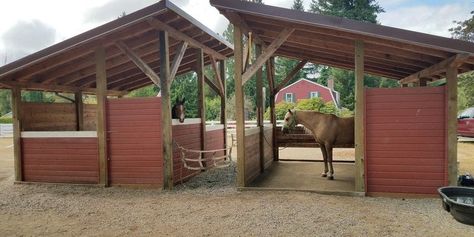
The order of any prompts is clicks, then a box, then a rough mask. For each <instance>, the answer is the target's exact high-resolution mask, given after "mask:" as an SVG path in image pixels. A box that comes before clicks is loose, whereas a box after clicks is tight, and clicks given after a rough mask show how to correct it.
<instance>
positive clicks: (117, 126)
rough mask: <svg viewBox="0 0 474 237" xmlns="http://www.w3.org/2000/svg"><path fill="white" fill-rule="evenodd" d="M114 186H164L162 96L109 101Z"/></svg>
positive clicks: (111, 171) (109, 134)
mask: <svg viewBox="0 0 474 237" xmlns="http://www.w3.org/2000/svg"><path fill="white" fill-rule="evenodd" d="M107 136H108V157H109V159H110V160H109V181H110V184H111V185H150V186H157V187H162V186H163V155H162V136H161V98H159V97H154V98H124V99H108V100H107Z"/></svg>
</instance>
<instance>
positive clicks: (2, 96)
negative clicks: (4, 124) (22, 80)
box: [0, 89, 12, 116]
mask: <svg viewBox="0 0 474 237" xmlns="http://www.w3.org/2000/svg"><path fill="white" fill-rule="evenodd" d="M11 111H12V108H11V91H10V90H3V89H2V90H0V116H2V115H4V114H6V113H8V112H11Z"/></svg>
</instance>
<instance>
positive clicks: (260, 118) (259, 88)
mask: <svg viewBox="0 0 474 237" xmlns="http://www.w3.org/2000/svg"><path fill="white" fill-rule="evenodd" d="M255 54H256V56H257V58H258V57H260V55H261V54H262V46H261V45H258V44H257V45H255ZM262 73H263V72H262V68H261V67H260V68H259V69H258V70H257V73H256V74H255V76H256V79H257V83H256V87H257V88H256V90H257V92H256V96H257V101H256V105H257V126H258V127H259V129H260V131H259V133H260V134H259V153H260V172H261V173H263V172H264V171H265V159H264V155H265V152H264V150H263V149H264V147H265V146H264V143H263V142H264V139H265V138H264V134H263V132H264V129H263V113H264V112H263V97H262V94H263V75H262Z"/></svg>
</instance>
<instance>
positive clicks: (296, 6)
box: [291, 0, 304, 12]
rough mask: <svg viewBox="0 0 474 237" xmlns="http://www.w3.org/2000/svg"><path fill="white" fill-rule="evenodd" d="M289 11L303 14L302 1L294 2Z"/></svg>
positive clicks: (296, 0)
mask: <svg viewBox="0 0 474 237" xmlns="http://www.w3.org/2000/svg"><path fill="white" fill-rule="evenodd" d="M291 9H293V10H299V11H302V12H304V5H303V0H294V1H293V6H292V7H291Z"/></svg>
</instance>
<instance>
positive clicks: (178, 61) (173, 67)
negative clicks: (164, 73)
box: [169, 41, 188, 85]
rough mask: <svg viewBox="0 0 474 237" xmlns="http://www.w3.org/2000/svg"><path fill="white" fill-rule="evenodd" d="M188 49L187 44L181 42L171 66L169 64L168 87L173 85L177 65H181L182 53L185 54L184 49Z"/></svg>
mask: <svg viewBox="0 0 474 237" xmlns="http://www.w3.org/2000/svg"><path fill="white" fill-rule="evenodd" d="M187 48H188V43H187V42H185V41H183V42H182V43H181V44H180V45H179V46H178V51H177V53H176V55H175V56H174V59H173V64H171V73H170V80H171V81H170V83H169V84H170V85H171V83H173V80H174V78H175V77H176V73H177V72H178V68H179V65H181V61H182V60H183V57H184V53H186V49H187Z"/></svg>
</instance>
